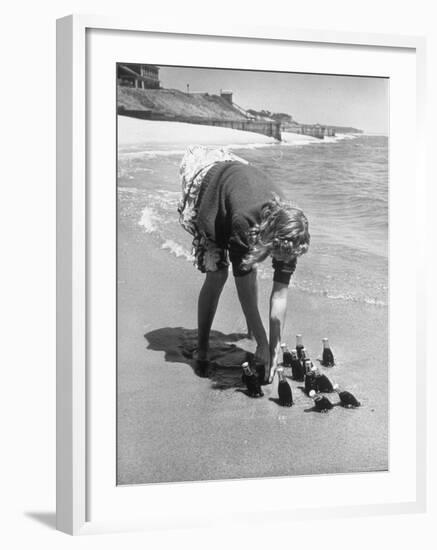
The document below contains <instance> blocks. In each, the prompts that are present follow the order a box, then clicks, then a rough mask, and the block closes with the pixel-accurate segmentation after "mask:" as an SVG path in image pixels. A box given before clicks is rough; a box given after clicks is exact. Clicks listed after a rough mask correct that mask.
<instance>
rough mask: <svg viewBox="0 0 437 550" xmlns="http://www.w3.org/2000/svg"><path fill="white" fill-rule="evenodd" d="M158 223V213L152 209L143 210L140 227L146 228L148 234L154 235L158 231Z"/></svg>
mask: <svg viewBox="0 0 437 550" xmlns="http://www.w3.org/2000/svg"><path fill="white" fill-rule="evenodd" d="M158 221H159V217H158V216H157V214H156V212H155V211H154V210H153V209H152V208H149V207H148V206H146V207H145V208H144V209H143V212H142V214H141V219H140V221H139V222H138V225H141V226H142V227H144V229H145V231H146V233H153V232H155V231H156V224H157V222H158Z"/></svg>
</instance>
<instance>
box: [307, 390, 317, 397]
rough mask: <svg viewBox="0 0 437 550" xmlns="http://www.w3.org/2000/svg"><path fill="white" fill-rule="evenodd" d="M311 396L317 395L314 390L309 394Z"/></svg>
mask: <svg viewBox="0 0 437 550" xmlns="http://www.w3.org/2000/svg"><path fill="white" fill-rule="evenodd" d="M308 395H309V396H310V397H312V398H314V396H315V395H316V392H315V391H314V390H311V391H310V393H309V394H308Z"/></svg>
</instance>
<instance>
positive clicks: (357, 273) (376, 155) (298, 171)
mask: <svg viewBox="0 0 437 550" xmlns="http://www.w3.org/2000/svg"><path fill="white" fill-rule="evenodd" d="M231 149H232V150H233V151H234V152H235V153H236V154H237V155H239V156H241V157H243V158H245V159H246V160H248V161H249V162H251V163H253V164H255V165H257V166H258V167H259V168H261V169H262V170H264V171H265V172H266V173H268V174H269V176H270V177H271V178H273V179H274V180H276V181H277V182H278V183H279V184H280V185H281V187H282V189H283V190H284V192H285V195H286V196H287V198H288V199H289V200H292V201H293V202H295V203H296V204H297V205H298V206H300V207H301V208H302V209H303V210H304V212H305V213H306V215H307V217H308V219H309V224H310V233H311V245H310V249H309V252H308V253H307V254H306V255H305V256H303V257H301V258H300V259H299V261H298V268H297V270H296V272H295V275H294V277H293V279H292V283H291V284H292V286H294V287H296V288H299V289H300V290H302V291H303V292H307V293H310V294H318V295H321V296H325V297H326V298H327V299H330V300H346V301H353V302H360V303H366V304H369V305H370V306H374V307H386V306H387V303H388V138H387V137H385V136H370V135H369V136H368V135H359V136H351V135H349V136H340V137H339V138H337V139H332V138H331V139H328V140H324V141H321V142H317V143H306V144H304V145H290V144H275V145H267V146H262V147H260V146H252V147H250V146H248V147H245V148H241V147H240V148H231ZM182 155H183V150H181V147H180V146H178V147H172V146H167V147H166V146H164V145H161V146H160V147H159V149H156V148H152V147H149V148H141V147H137V148H135V149H132V148H131V149H129V148H127V149H120V150H119V155H118V230H119V232H125V233H127V234H128V235H127V237H128V238H130V239H135V241H137V242H146V241H147V242H148V243H149V244H152V246H155V247H157V248H158V249H159V250H160V251H161V253H162V254H165V255H167V256H168V257H169V261H172V262H174V263H175V270H176V269H177V262H187V261H188V262H191V261H192V259H191V254H190V250H191V238H190V235H188V233H186V232H185V231H184V230H183V229H182V228H181V227H180V225H179V222H178V214H177V210H176V208H177V203H178V200H179V197H180V182H179V163H180V160H181V157H182ZM193 269H194V268H193ZM259 271H260V276H261V278H263V279H270V278H271V267H270V262H269V261H268V260H266V261H265V262H264V264H262V266H261V268H260V270H259Z"/></svg>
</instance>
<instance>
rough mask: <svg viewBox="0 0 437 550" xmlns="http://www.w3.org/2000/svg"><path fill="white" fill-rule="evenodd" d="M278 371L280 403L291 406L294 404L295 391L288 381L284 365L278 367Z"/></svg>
mask: <svg viewBox="0 0 437 550" xmlns="http://www.w3.org/2000/svg"><path fill="white" fill-rule="evenodd" d="M277 373H278V378H279V382H278V396H279V404H280V405H282V406H283V407H291V406H292V405H293V393H292V391H291V387H290V384H289V383H288V382H287V380H286V379H285V376H284V369H283V367H279V368H278V369H277Z"/></svg>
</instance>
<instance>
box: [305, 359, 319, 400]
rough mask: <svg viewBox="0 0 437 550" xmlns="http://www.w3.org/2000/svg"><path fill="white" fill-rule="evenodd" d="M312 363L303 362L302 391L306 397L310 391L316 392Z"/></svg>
mask: <svg viewBox="0 0 437 550" xmlns="http://www.w3.org/2000/svg"><path fill="white" fill-rule="evenodd" d="M314 371H315V369H314V366H313V362H312V361H311V360H310V359H306V360H305V377H304V389H305V393H306V394H307V395H309V394H310V392H311V390H317V386H316V377H315V372H314Z"/></svg>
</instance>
